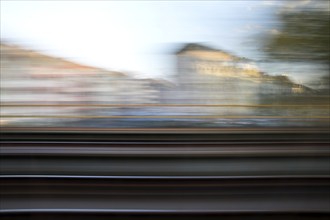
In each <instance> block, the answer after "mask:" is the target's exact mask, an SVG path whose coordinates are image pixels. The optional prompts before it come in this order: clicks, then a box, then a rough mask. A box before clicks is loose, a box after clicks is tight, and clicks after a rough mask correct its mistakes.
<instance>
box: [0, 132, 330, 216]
mask: <svg viewBox="0 0 330 220" xmlns="http://www.w3.org/2000/svg"><path fill="white" fill-rule="evenodd" d="M1 136H2V142H1V148H0V156H1V161H0V165H1V166H0V174H1V175H0V191H1V198H0V202H1V203H0V204H1V207H0V214H1V216H2V217H4V218H8V219H20V218H28V217H31V216H32V217H33V219H45V218H47V219H55V218H57V219H58V218H64V219H86V218H89V219H90V218H92V219H94V218H96V219H108V218H109V217H111V218H113V219H131V218H133V217H134V218H136V219H155V218H157V219H169V218H171V219H219V218H224V219H264V218H267V219H278V218H283V219H296V218H297V219H315V218H318V219H328V217H329V213H330V190H329V185H330V175H329V174H330V155H329V153H330V146H329V143H330V141H329V138H328V133H327V132H315V131H314V132H304V133H299V132H291V133H287V132H278V131H277V132H275V133H274V132H273V133H272V132H268V133H267V132H265V133H264V134H263V135H260V134H258V133H252V134H251V133H249V134H246V133H244V132H240V133H235V134H230V133H225V134H224V133H209V134H187V133H181V134H180V133H179V134H168V133H165V134H164V133H159V134H158V133H149V134H139V133H126V134H121V133H106V132H105V133H88V132H85V133H79V132H72V133H65V132H64V133H61V132H54V133H52V132H48V133H47V132H41V133H40V132H22V133H18V132H2V133H1ZM32 217H31V218H32Z"/></svg>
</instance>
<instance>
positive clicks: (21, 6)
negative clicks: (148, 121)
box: [1, 0, 303, 78]
mask: <svg viewBox="0 0 330 220" xmlns="http://www.w3.org/2000/svg"><path fill="white" fill-rule="evenodd" d="M276 7H278V3H277V2H276V1H246V0H245V1H237V0H235V1H224V0H222V1H174V0H172V1H60V0H59V1H27V0H25V1H17V0H15V1H9V0H1V40H4V41H9V42H12V43H16V44H18V45H21V46H24V47H27V48H30V49H35V50H38V51H42V52H43V53H46V54H49V55H54V56H59V57H63V58H67V59H69V60H72V61H76V62H79V63H82V64H87V65H92V66H96V67H100V68H105V69H109V70H116V71H123V72H129V73H132V74H134V75H135V76H137V77H153V78H159V77H162V78H167V77H169V76H171V75H172V74H173V73H174V58H173V56H172V55H173V52H174V51H175V49H177V47H178V46H179V45H181V44H183V43H190V42H199V43H206V44H208V45H211V46H214V47H216V48H218V49H223V50H226V51H229V52H232V53H233V54H235V55H238V56H243V57H247V58H251V59H259V58H260V57H261V56H262V55H261V53H260V51H259V50H258V45H256V44H255V42H254V43H253V37H254V36H255V35H256V34H258V33H260V32H262V31H264V30H266V29H271V28H274V27H273V24H274V17H275V12H276V10H275V9H276ZM251 39H252V40H251ZM251 42H252V43H251ZM279 71H283V70H281V69H277V70H276V69H274V73H278V72H279ZM292 76H293V77H294V78H295V77H296V76H297V75H295V73H292ZM299 77H301V76H298V78H299ZM296 78H297V77H296ZM302 78H303V77H302Z"/></svg>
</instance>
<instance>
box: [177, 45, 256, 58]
mask: <svg viewBox="0 0 330 220" xmlns="http://www.w3.org/2000/svg"><path fill="white" fill-rule="evenodd" d="M188 51H210V52H212V51H213V52H220V53H224V54H227V55H229V56H231V57H232V58H233V59H235V60H239V61H251V60H250V59H247V58H244V57H238V56H236V55H233V54H232V53H230V52H228V51H224V50H220V49H217V48H214V47H210V46H206V45H204V44H200V43H187V44H184V45H183V46H182V47H181V49H179V50H177V51H176V52H175V54H176V55H179V54H182V53H184V52H188Z"/></svg>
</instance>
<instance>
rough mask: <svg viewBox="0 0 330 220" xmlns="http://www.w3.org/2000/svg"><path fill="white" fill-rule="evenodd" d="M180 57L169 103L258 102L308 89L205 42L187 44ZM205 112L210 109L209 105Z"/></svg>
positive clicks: (230, 110) (229, 111)
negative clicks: (271, 74) (265, 98)
mask: <svg viewBox="0 0 330 220" xmlns="http://www.w3.org/2000/svg"><path fill="white" fill-rule="evenodd" d="M176 58H177V73H176V75H175V79H174V80H175V82H176V85H177V86H176V87H175V88H174V89H170V90H168V91H167V95H166V99H165V100H164V102H166V103H177V104H196V105H205V104H206V105H215V104H219V105H257V104H260V96H261V95H270V94H273V95H274V94H275V95H283V94H297V93H304V92H306V89H307V87H304V86H302V85H297V84H295V83H293V82H292V81H290V80H289V78H287V77H285V76H270V75H267V74H265V73H262V72H261V71H260V70H259V69H258V68H257V67H256V65H255V64H254V63H253V62H251V61H250V60H248V59H246V58H242V57H238V56H235V55H232V54H230V53H228V52H225V51H222V50H218V49H214V48H211V47H208V46H204V45H201V44H194V43H191V44H186V45H184V46H183V47H182V48H181V49H180V50H178V51H177V52H176ZM208 109H210V110H211V111H210V112H216V113H221V114H230V115H234V114H245V113H247V114H248V113H250V112H251V111H250V110H251V108H250V109H248V108H231V107H228V108H208ZM252 110H253V109H252ZM198 111H200V109H199V110H197V111H195V112H198ZM202 111H203V112H207V110H206V109H205V108H204V109H203V110H202Z"/></svg>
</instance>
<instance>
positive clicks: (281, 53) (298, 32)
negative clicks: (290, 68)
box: [264, 0, 330, 68]
mask: <svg viewBox="0 0 330 220" xmlns="http://www.w3.org/2000/svg"><path fill="white" fill-rule="evenodd" d="M290 2H291V1H289V2H288V3H287V4H289V3H290ZM314 3H319V5H320V4H321V6H322V5H323V6H322V7H313V4H314ZM284 6H286V5H285V4H284ZM278 19H279V22H280V23H279V28H278V29H273V30H271V31H270V34H269V35H268V36H267V37H266V38H264V51H265V52H266V54H267V55H269V56H270V58H272V59H277V60H282V61H312V62H320V63H323V64H326V66H327V68H329V62H330V52H329V47H330V43H329V42H330V39H329V32H330V26H329V1H327V0H315V1H312V2H311V3H310V4H309V5H307V6H306V5H305V7H302V8H299V7H297V8H294V9H293V8H285V7H284V8H282V9H281V11H280V12H279V13H278Z"/></svg>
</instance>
